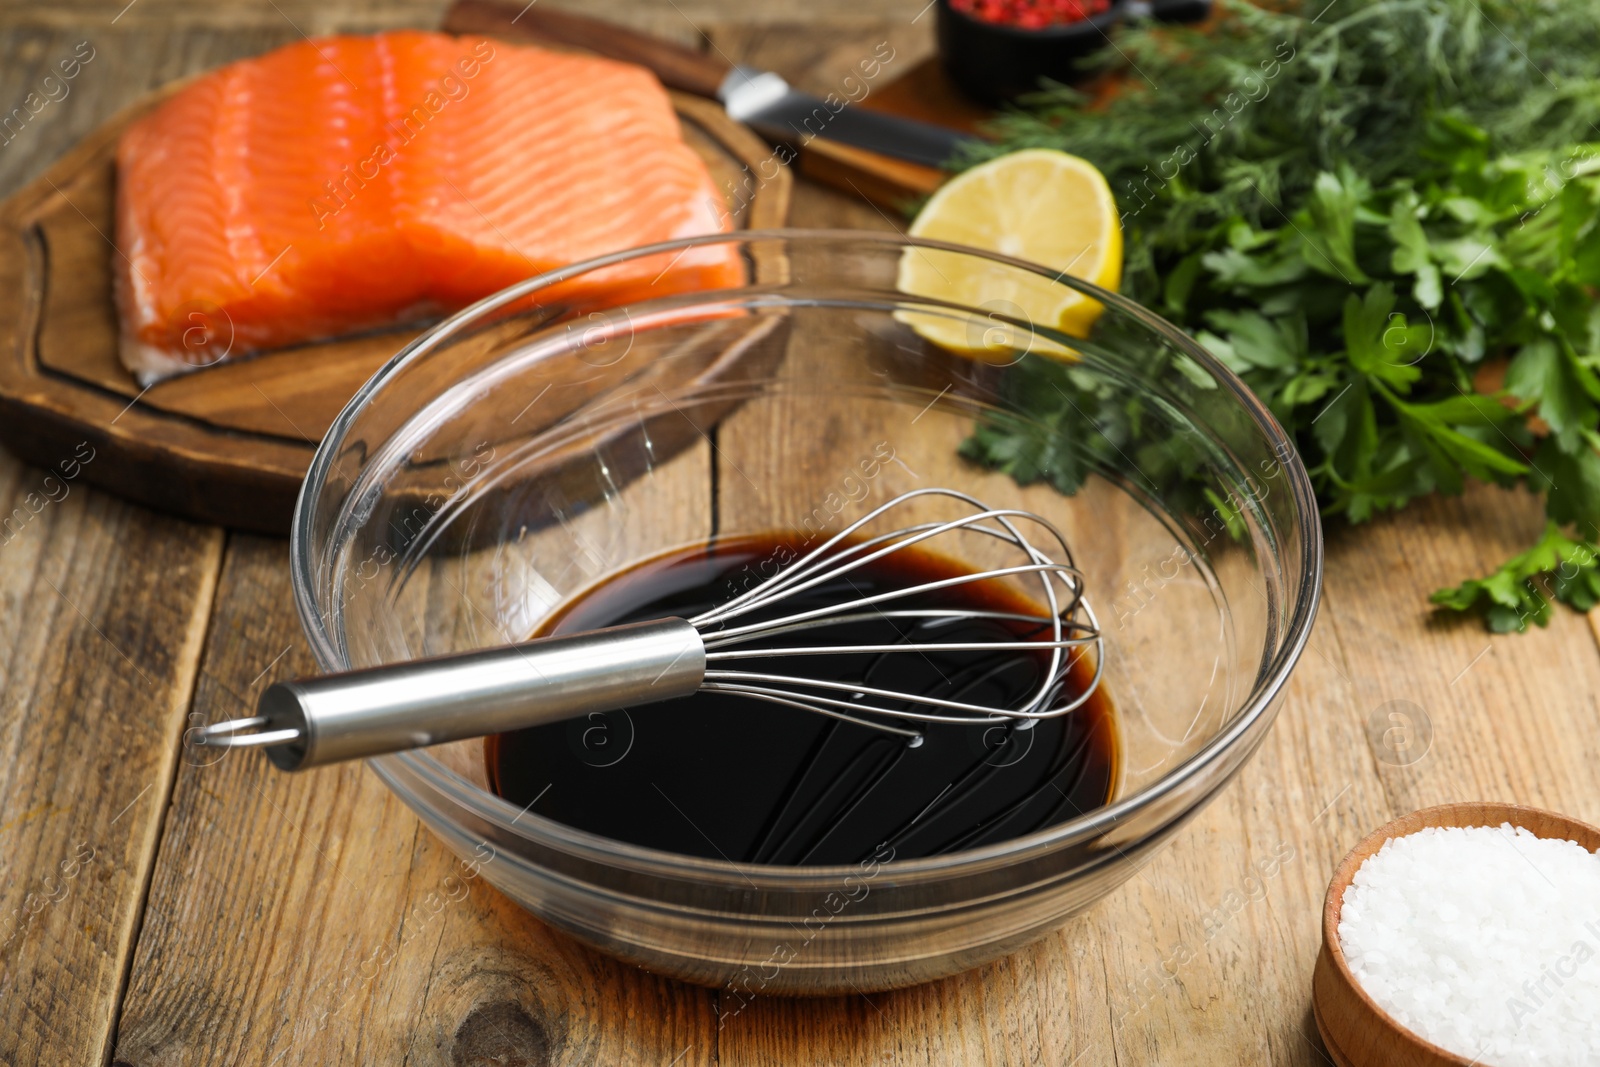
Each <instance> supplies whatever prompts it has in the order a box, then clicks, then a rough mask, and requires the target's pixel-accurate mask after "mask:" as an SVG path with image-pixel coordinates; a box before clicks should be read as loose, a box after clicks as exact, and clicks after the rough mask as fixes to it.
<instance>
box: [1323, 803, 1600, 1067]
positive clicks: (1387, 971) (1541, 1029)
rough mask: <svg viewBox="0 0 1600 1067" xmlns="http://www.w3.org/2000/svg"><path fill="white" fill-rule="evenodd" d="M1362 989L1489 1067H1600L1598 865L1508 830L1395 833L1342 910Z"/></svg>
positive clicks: (1407, 1022)
mask: <svg viewBox="0 0 1600 1067" xmlns="http://www.w3.org/2000/svg"><path fill="white" fill-rule="evenodd" d="M1339 947H1340V948H1341V949H1343V951H1344V955H1345V960H1346V961H1347V962H1348V964H1349V966H1350V970H1351V972H1352V973H1353V974H1354V975H1355V978H1356V981H1357V982H1358V983H1359V984H1360V985H1361V988H1362V989H1364V990H1365V991H1366V992H1367V995H1368V996H1370V997H1371V998H1372V999H1373V1000H1374V1001H1376V1002H1377V1004H1378V1005H1379V1006H1380V1007H1381V1008H1383V1010H1384V1011H1386V1012H1388V1013H1389V1014H1390V1015H1391V1016H1393V1017H1394V1018H1395V1020H1396V1021H1398V1022H1399V1023H1401V1024H1402V1025H1403V1026H1405V1027H1406V1028H1407V1029H1409V1030H1411V1031H1412V1032H1414V1033H1416V1034H1418V1035H1420V1036H1422V1037H1424V1038H1426V1039H1427V1040H1429V1041H1432V1042H1433V1043H1434V1044H1436V1045H1439V1046H1441V1047H1442V1048H1446V1049H1448V1050H1450V1051H1451V1052H1454V1053H1457V1054H1458V1055H1461V1056H1465V1057H1467V1058H1468V1059H1474V1060H1475V1061H1476V1062H1478V1063H1481V1064H1483V1065H1485V1067H1524V1065H1527V1067H1594V1065H1596V1064H1600V856H1596V855H1595V854H1593V853H1591V852H1589V851H1588V850H1587V849H1585V848H1583V846H1581V845H1579V844H1578V843H1577V842H1575V841H1557V840H1553V839H1547V838H1540V837H1535V836H1534V835H1533V834H1532V833H1529V832H1528V831H1527V830H1525V829H1522V828H1521V827H1517V828H1515V829H1513V828H1512V826H1511V824H1509V823H1506V824H1503V825H1501V826H1499V827H1489V826H1479V827H1447V828H1440V829H1434V828H1429V829H1424V830H1419V831H1417V832H1416V833H1414V834H1408V835H1406V836H1405V837H1398V838H1392V839H1390V840H1389V841H1388V842H1386V843H1385V844H1384V846H1383V847H1382V848H1381V849H1379V850H1378V851H1377V852H1376V853H1374V854H1373V855H1372V856H1370V857H1368V859H1367V861H1366V862H1365V863H1363V864H1362V865H1361V867H1360V869H1359V870H1357V871H1356V874H1355V878H1354V879H1353V881H1352V883H1351V885H1350V887H1349V888H1347V889H1346V890H1345V891H1344V899H1343V901H1342V903H1341V907H1340V912H1339Z"/></svg>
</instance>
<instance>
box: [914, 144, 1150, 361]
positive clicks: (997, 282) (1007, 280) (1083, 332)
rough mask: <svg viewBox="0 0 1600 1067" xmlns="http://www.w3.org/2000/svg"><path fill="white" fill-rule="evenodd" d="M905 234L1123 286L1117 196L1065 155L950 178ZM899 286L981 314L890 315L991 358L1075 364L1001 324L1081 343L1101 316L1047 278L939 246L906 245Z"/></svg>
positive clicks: (1027, 157) (1030, 152)
mask: <svg viewBox="0 0 1600 1067" xmlns="http://www.w3.org/2000/svg"><path fill="white" fill-rule="evenodd" d="M909 233H910V234H911V236H913V237H927V238H930V239H933V240H939V241H951V242H954V243H956V244H964V245H971V246H973V247H975V248H982V249H985V250H988V251H992V252H999V253H1001V254H1003V255H1007V256H1012V257H1015V258H1017V259H1025V260H1028V261H1030V262H1033V263H1036V264H1038V265H1039V266H1041V267H1046V268H1048V269H1049V270H1051V271H1053V272H1059V273H1060V274H1070V275H1072V276H1073V277H1076V278H1082V279H1084V280H1086V281H1090V282H1093V283H1095V284H1096V285H1099V286H1100V287H1102V288H1104V289H1110V290H1113V291H1115V290H1116V288H1117V286H1118V285H1119V284H1121V282H1122V225H1121V223H1120V222H1119V220H1118V216H1117V202H1116V198H1115V197H1113V196H1112V195H1111V187H1110V186H1109V185H1107V184H1106V179H1105V175H1103V174H1101V173H1100V172H1099V171H1098V170H1096V169H1095V167H1094V164H1092V163H1089V162H1088V161H1087V160H1083V159H1079V158H1078V157H1077V156H1072V155H1068V154H1067V153H1065V152H1057V151H1053V150H1051V149H1047V148H1030V149H1025V150H1024V151H1021V152H1013V153H1011V154H1010V155H1005V156H1000V157H999V158H998V159H993V160H990V161H989V162H988V163H985V164H983V165H981V166H978V167H974V168H972V169H971V170H969V171H966V172H965V173H962V174H960V175H957V176H956V177H955V178H953V179H951V180H950V181H949V182H948V183H947V184H946V185H944V187H942V188H941V189H940V190H939V191H938V192H936V193H934V194H933V197H932V199H930V200H929V201H928V203H927V204H926V205H925V206H924V207H923V209H922V211H921V213H920V214H918V215H917V217H916V220H915V221H914V222H912V224H911V229H910V231H909ZM898 287H899V289H900V291H901V292H903V293H908V294H911V295H914V296H922V297H929V298H931V299H935V300H946V301H950V302H951V303H955V304H961V305H965V306H967V307H972V308H979V309H981V310H983V311H984V312H987V313H988V315H989V316H991V318H989V319H988V321H984V320H981V319H976V318H974V317H972V316H971V315H970V314H965V315H964V314H958V313H955V312H952V313H951V314H949V315H945V314H941V313H939V312H936V311H927V312H924V311H901V312H898V313H897V314H896V317H897V318H899V319H900V320H901V321H902V322H905V323H906V324H907V325H909V326H911V328H912V329H914V330H916V331H917V333H918V334H920V335H921V336H922V337H924V338H925V339H927V340H929V341H932V342H933V343H935V344H937V345H940V346H941V347H944V348H948V349H950V350H952V351H954V352H958V353H960V354H962V355H967V356H972V357H974V358H977V359H982V360H985V361H988V362H1002V363H1009V362H1013V361H1015V360H1016V359H1017V358H1018V354H1019V353H1020V352H1023V351H1028V350H1031V351H1034V352H1041V353H1043V354H1046V355H1050V356H1054V357H1056V358H1061V359H1071V358H1074V355H1075V354H1074V353H1073V352H1072V350H1071V349H1070V348H1067V347H1066V346H1064V345H1061V344H1057V343H1056V342H1053V341H1050V340H1048V339H1046V338H1043V337H1039V336H1037V335H1036V334H1034V333H1032V331H1031V330H1029V329H1027V328H1025V327H1020V326H1016V325H1013V323H1012V322H1010V321H1007V320H1015V321H1017V322H1022V323H1028V324H1032V325H1038V326H1048V327H1053V328H1055V329H1057V330H1059V331H1061V332H1062V333H1065V334H1067V335H1068V336H1071V337H1087V336H1088V335H1089V330H1090V328H1091V327H1092V326H1093V325H1094V323H1095V320H1096V319H1098V318H1099V317H1100V313H1101V311H1103V310H1104V305H1102V304H1101V303H1100V302H1099V301H1097V300H1094V299H1091V298H1090V297H1087V296H1084V295H1083V294H1082V293H1079V292H1077V291H1076V290H1074V289H1071V288H1069V287H1067V286H1065V285H1062V284H1060V283H1058V282H1056V281H1053V280H1052V279H1051V278H1049V277H1041V276H1040V275H1037V274H1034V273H1031V272H1029V271H1024V270H1020V269H1018V268H1016V267H1009V266H1006V265H1004V264H1000V263H987V262H984V261H982V260H979V259H976V258H974V257H971V256H963V255H960V254H957V253H952V252H940V251H938V250H936V249H926V248H908V249H906V251H905V252H904V253H903V254H902V256H901V258H900V273H899V281H898Z"/></svg>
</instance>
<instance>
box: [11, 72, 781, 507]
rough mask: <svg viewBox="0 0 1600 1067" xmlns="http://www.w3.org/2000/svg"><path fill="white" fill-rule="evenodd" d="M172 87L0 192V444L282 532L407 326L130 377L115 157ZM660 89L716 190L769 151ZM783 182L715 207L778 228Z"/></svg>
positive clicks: (707, 105)
mask: <svg viewBox="0 0 1600 1067" xmlns="http://www.w3.org/2000/svg"><path fill="white" fill-rule="evenodd" d="M176 88H177V86H171V87H168V88H167V89H164V90H161V91H158V92H156V93H153V94H151V95H150V96H148V97H146V98H144V99H143V100H140V101H139V102H137V103H135V104H133V105H132V106H130V107H128V108H127V109H126V110H124V111H122V112H121V113H120V114H118V115H117V116H116V117H114V118H113V119H112V120H111V121H110V122H108V123H107V124H106V125H105V126H103V127H101V128H100V129H99V130H97V131H95V132H94V133H93V134H91V135H90V136H89V137H87V138H86V139H84V141H83V142H82V143H80V144H79V145H78V146H77V147H76V148H74V149H73V150H72V151H71V152H69V153H67V155H66V156H64V157H63V158H62V159H60V160H59V161H58V162H56V163H55V165H53V166H52V167H50V169H49V170H47V171H45V173H44V174H42V175H40V177H39V178H38V179H36V180H35V181H34V182H32V183H31V184H29V185H28V186H26V187H25V188H23V189H22V190H21V191H20V192H18V193H17V194H16V195H14V196H12V197H11V198H10V199H8V200H6V201H5V202H4V203H3V204H0V323H3V324H4V325H3V326H0V329H3V330H4V331H6V333H5V334H3V335H0V336H3V337H4V338H5V341H6V346H5V349H4V351H3V352H0V441H3V442H4V443H5V444H6V446H7V447H9V448H10V449H11V450H12V451H13V452H15V453H16V454H17V455H18V456H20V457H22V458H23V459H25V460H27V461H28V462H30V463H33V464H36V465H38V466H40V467H43V468H46V469H47V470H48V471H50V472H51V473H52V474H54V475H55V476H56V477H57V478H58V479H59V478H62V477H66V476H68V475H69V474H70V477H71V478H72V479H80V478H81V479H82V480H83V481H85V482H90V483H93V484H95V485H98V486H101V487H102V488H105V489H109V490H112V491H113V492H117V493H120V494H122V495H124V496H127V497H131V498H133V499H135V500H138V501H140V502H141V503H144V504H148V505H150V506H151V507H155V508H158V509H160V510H163V511H168V512H173V513H176V514H178V515H182V516H185V517H188V518H192V519H197V520H199V521H202V522H208V523H219V524H222V525H224V526H230V527H234V528H237V529H244V530H254V531H259V532H265V533H285V532H287V531H288V528H289V520H290V517H291V515H292V513H293V510H294V501H295V496H296V494H297V493H298V491H299V488H300V482H301V479H302V478H303V477H304V475H305V472H306V469H307V467H309V466H310V463H311V456H312V453H313V452H314V451H315V449H316V445H317V442H318V441H319V440H320V439H321V437H322V435H323V433H324V432H325V431H326V430H327V428H328V426H329V425H330V424H331V423H332V421H333V419H334V417H335V416H336V415H337V414H338V412H339V410H340V409H341V408H342V407H343V406H344V404H345V402H346V401H347V400H348V399H349V398H350V397H351V396H352V395H354V393H355V391H356V390H357V389H358V388H359V387H360V385H361V384H362V383H363V382H364V381H366V380H367V378H369V377H370V376H371V375H372V373H373V372H374V371H376V370H377V369H378V368H379V367H380V366H382V365H383V363H384V362H385V361H386V360H387V359H389V357H391V356H393V355H394V354H395V353H396V352H398V351H399V350H400V349H401V348H402V347H403V346H404V345H405V344H407V343H408V342H409V341H411V340H412V339H413V338H414V337H415V336H416V335H417V333H418V331H417V330H416V329H407V330H393V331H387V332H383V333H377V334H369V335H366V336H363V337H359V338H354V339H350V340H342V341H335V342H330V343H326V344H315V345H307V346H303V347H299V348H293V349H285V350H281V351H278V352H270V353H264V354H262V355H259V356H254V357H251V358H247V359H241V360H238V361H235V362H229V363H223V364H219V365H218V366H215V367H210V368H207V369H205V370H202V371H198V372H195V373H192V374H188V375H184V376H181V377H178V378H171V379H168V380H166V381H163V382H160V383H158V384H156V385H154V386H152V387H150V388H148V389H141V388H140V386H139V385H138V383H137V382H135V381H134V379H133V377H132V375H130V374H129V373H128V372H127V370H126V369H124V367H123V366H122V363H121V362H120V361H119V360H118V358H117V313H116V307H115V304H114V302H113V299H112V276H113V264H114V261H115V259H116V258H117V257H119V256H120V255H121V253H120V252H119V251H117V249H116V248H115V247H114V245H113V243H112V235H113V234H114V233H115V219H114V196H113V194H114V190H115V182H116V175H115V169H116V168H115V154H116V146H117V140H118V138H119V137H120V136H121V134H122V131H123V130H124V129H125V128H126V127H127V126H128V125H129V124H130V123H131V122H133V121H134V120H135V119H136V118H138V117H139V116H140V115H142V114H144V113H145V112H147V111H149V110H150V109H151V108H153V107H155V106H156V105H157V104H158V103H160V102H161V100H162V99H164V98H165V97H166V96H168V95H170V94H171V93H172V92H173V91H174V90H175V89H176ZM672 99H673V106H674V107H675V108H676V109H677V111H678V116H679V118H680V120H681V121H682V123H683V130H684V138H685V140H687V141H688V143H689V144H690V146H691V147H693V149H694V150H695V151H696V152H697V153H698V154H699V155H700V156H701V158H702V159H704V160H705V161H706V164H707V166H708V167H709V168H710V170H711V176H712V179H713V180H714V181H715V183H716V185H717V187H718V188H720V189H734V188H738V187H739V183H738V182H737V181H736V180H735V179H736V178H737V176H738V175H739V174H740V173H741V172H742V171H743V169H744V168H745V167H751V168H754V167H755V166H757V165H758V164H759V163H760V162H761V161H762V160H764V159H766V158H767V156H768V155H769V154H770V150H769V149H768V147H767V146H766V144H765V143H764V142H763V141H762V140H761V139H760V138H758V137H756V136H755V135H754V134H753V133H751V132H750V131H749V130H748V129H746V128H745V127H743V126H741V125H739V124H738V123H735V122H734V121H733V120H731V119H729V118H728V117H727V115H726V114H725V113H724V112H723V110H722V108H721V107H720V106H718V105H716V104H714V103H711V102H710V101H707V100H704V99H701V98H698V97H694V96H691V95H688V94H686V93H673V94H672ZM789 193H790V178H789V174H788V173H787V171H782V172H780V173H779V175H778V177H777V178H776V179H774V180H772V181H769V182H765V183H763V184H762V185H761V187H760V188H759V189H757V190H756V191H755V193H754V195H748V194H747V195H745V196H743V197H741V198H739V199H738V200H735V199H734V198H732V197H731V196H730V197H729V203H728V208H729V211H730V213H732V215H733V217H734V219H735V225H736V226H737V227H738V228H744V229H748V228H769V227H775V226H782V225H783V224H784V222H785V221H786V219H787V217H788V209H789ZM214 325H215V324H209V323H197V326H198V327H199V328H202V329H204V328H214ZM86 457H87V459H86ZM46 488H49V487H48V486H46ZM54 491H55V492H57V493H59V492H60V489H59V487H58V488H56V489H55V490H54ZM41 507H42V504H41Z"/></svg>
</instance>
